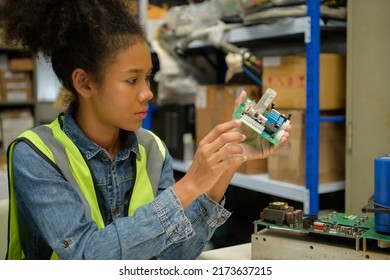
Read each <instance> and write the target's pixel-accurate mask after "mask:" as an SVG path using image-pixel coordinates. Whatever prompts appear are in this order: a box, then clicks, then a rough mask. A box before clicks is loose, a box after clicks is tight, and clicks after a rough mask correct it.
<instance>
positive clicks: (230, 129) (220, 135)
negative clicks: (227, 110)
mask: <svg viewBox="0 0 390 280" xmlns="http://www.w3.org/2000/svg"><path fill="white" fill-rule="evenodd" d="M240 124H241V121H238V120H232V121H229V122H225V123H222V124H219V125H217V126H216V127H215V128H214V129H213V130H211V131H210V132H209V133H208V134H207V135H206V136H205V137H204V138H203V139H202V141H200V142H199V145H198V148H197V150H196V152H195V155H194V159H193V161H192V164H191V166H190V167H189V169H188V171H187V173H186V175H185V176H184V177H183V178H182V179H181V180H180V181H178V182H177V183H176V184H175V185H174V186H173V189H174V191H175V192H176V194H177V196H178V197H179V200H180V201H181V203H182V205H183V207H184V208H185V207H187V206H188V205H189V204H190V203H191V202H192V201H193V200H195V199H196V198H197V197H198V196H199V195H201V194H202V193H206V192H208V191H209V190H210V189H211V188H212V187H213V186H214V185H215V184H216V182H217V181H218V180H219V179H220V177H221V175H222V174H223V173H224V172H225V171H226V170H227V169H229V168H232V167H237V168H238V167H239V166H240V165H241V164H242V163H243V162H245V161H246V160H247V157H246V155H245V154H244V150H243V145H242V144H241V143H242V142H243V141H244V140H245V139H246V136H245V135H244V134H242V133H241V132H240V131H239V130H237V128H238V127H239V126H240Z"/></svg>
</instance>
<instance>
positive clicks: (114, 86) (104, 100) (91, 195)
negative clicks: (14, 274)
mask: <svg viewBox="0 0 390 280" xmlns="http://www.w3.org/2000/svg"><path fill="white" fill-rule="evenodd" d="M3 2H4V4H3V6H2V14H1V17H0V18H1V20H2V22H1V24H2V25H3V27H4V30H5V32H6V36H7V39H8V41H9V42H11V43H12V42H21V43H22V44H23V45H25V46H27V47H28V48H29V49H30V50H31V51H33V52H35V53H38V52H40V53H42V54H43V55H44V56H45V57H47V58H49V59H50V61H51V64H52V67H53V69H54V72H55V73H56V75H57V76H58V78H59V80H60V81H61V83H62V85H63V87H64V88H65V89H66V90H67V91H68V92H69V93H71V94H72V96H73V98H72V99H71V101H70V103H69V105H68V106H67V109H66V111H65V112H64V113H63V114H61V115H60V116H59V117H58V118H56V119H55V120H54V121H53V122H52V123H51V124H48V125H44V126H39V127H37V128H35V129H33V130H29V131H26V132H25V133H23V134H22V135H20V137H19V138H18V139H16V141H14V142H13V143H12V144H11V146H10V147H9V150H8V163H9V166H8V167H9V183H10V226H9V246H8V254H7V258H8V259H20V258H26V259H50V258H51V259H56V258H60V259H152V258H160V259H194V258H196V257H197V256H198V255H199V254H200V253H201V252H202V249H203V248H204V245H205V244H206V242H207V241H208V240H209V239H210V238H211V237H212V235H213V233H214V231H215V229H216V228H217V227H218V226H220V225H222V224H223V223H224V222H225V221H226V219H227V218H228V217H229V216H230V213H229V212H228V211H227V210H226V209H224V208H223V202H224V192H225V190H226V188H227V186H228V185H229V182H230V180H231V178H232V176H233V174H234V172H235V171H236V170H237V169H238V167H239V166H240V165H241V164H242V163H243V162H244V161H246V160H251V159H256V158H265V157H267V156H268V155H269V154H270V153H272V152H274V151H275V149H276V147H274V146H272V145H269V143H268V142H267V141H266V140H262V139H261V138H260V137H259V138H257V137H256V136H254V135H250V136H249V135H248V136H245V135H244V134H243V133H241V132H240V128H239V126H240V122H239V121H230V122H226V123H223V124H220V125H218V126H216V127H215V128H214V129H213V130H212V131H211V132H210V133H209V134H208V135H207V136H206V137H205V138H204V139H203V140H202V141H201V142H200V144H199V147H198V150H197V152H196V154H195V156H194V160H193V163H192V165H191V167H190V168H189V170H188V172H187V173H186V175H185V176H184V177H183V178H182V179H181V180H180V181H178V182H175V181H174V178H173V170H172V158H171V156H170V155H169V153H168V151H167V150H166V147H165V145H164V143H162V141H161V140H160V139H159V138H158V137H157V136H156V135H154V134H153V133H152V132H150V131H147V130H144V129H142V128H141V124H142V120H143V119H144V118H145V117H146V114H147V110H148V101H149V100H150V99H151V98H152V96H153V94H152V92H151V91H150V88H149V77H150V74H151V71H152V67H153V65H152V61H151V56H150V50H149V47H148V43H147V41H146V39H145V36H144V33H143V30H142V29H141V28H140V26H139V25H137V24H136V23H135V21H134V20H133V18H132V16H131V15H130V14H129V12H128V9H127V8H126V6H125V4H124V1H120V0H78V1H77V0H72V1H53V0H47V1H42V0H40V1H31V0H8V1H3ZM244 98H245V93H243V94H242V95H241V96H240V98H239V99H238V100H237V101H236V103H237V104H236V105H238V104H240V103H241V102H242V101H243V99H244ZM287 137H288V132H286V133H285V136H284V138H283V141H286V139H287Z"/></svg>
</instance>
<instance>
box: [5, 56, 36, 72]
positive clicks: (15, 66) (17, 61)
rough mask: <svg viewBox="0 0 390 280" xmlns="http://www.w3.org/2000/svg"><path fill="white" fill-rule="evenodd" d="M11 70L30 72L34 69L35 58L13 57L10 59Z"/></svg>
mask: <svg viewBox="0 0 390 280" xmlns="http://www.w3.org/2000/svg"><path fill="white" fill-rule="evenodd" d="M9 70H10V71H14V72H29V71H33V70H34V62H33V59H32V58H31V57H30V58H12V59H10V61H9Z"/></svg>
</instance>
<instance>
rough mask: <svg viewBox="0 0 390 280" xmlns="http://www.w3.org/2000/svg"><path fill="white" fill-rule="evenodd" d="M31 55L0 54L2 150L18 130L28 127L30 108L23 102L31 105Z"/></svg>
mask: <svg viewBox="0 0 390 280" xmlns="http://www.w3.org/2000/svg"><path fill="white" fill-rule="evenodd" d="M32 70H33V60H32V58H25V57H22V58H9V57H8V56H7V55H6V54H0V103H2V104H4V105H9V106H3V107H2V108H3V109H1V108H0V109H1V110H0V144H1V145H0V148H2V149H3V151H5V150H6V149H7V147H8V145H9V144H10V143H11V141H12V140H13V139H15V138H16V137H17V136H18V135H19V134H20V133H21V132H22V131H24V130H26V129H29V128H32V127H33V125H34V118H33V116H32V113H31V109H24V108H23V106H22V105H23V104H27V105H28V104H30V103H31V104H32V102H33V94H32V81H31V73H32Z"/></svg>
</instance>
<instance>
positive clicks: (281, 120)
mask: <svg viewBox="0 0 390 280" xmlns="http://www.w3.org/2000/svg"><path fill="white" fill-rule="evenodd" d="M275 96H276V91H274V90H273V89H270V88H269V89H267V90H266V92H265V93H264V95H263V96H262V97H261V98H260V100H259V102H258V103H257V104H256V102H255V101H253V100H252V99H250V98H246V99H245V100H244V102H243V103H242V104H241V105H240V107H238V108H237V110H236V111H235V112H234V113H233V117H234V118H236V119H239V120H241V121H242V122H243V123H244V124H246V125H247V126H248V127H250V128H252V129H253V130H254V131H256V132H257V133H258V134H260V135H261V136H263V137H264V138H265V139H267V140H268V141H270V142H271V143H272V144H274V145H276V146H277V145H279V144H280V141H281V139H282V137H283V135H284V132H285V129H286V128H287V126H288V125H289V124H290V118H291V115H289V116H288V117H285V116H284V115H282V114H281V113H279V112H278V111H277V110H275V107H274V104H273V103H272V100H273V99H274V98H275ZM271 103H272V106H271V109H270V110H269V109H268V107H269V105H270V104H271Z"/></svg>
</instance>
